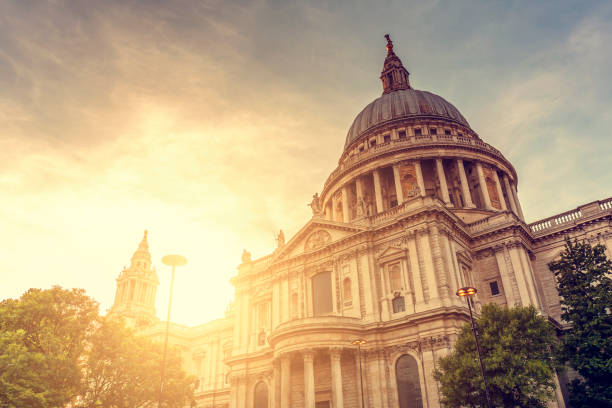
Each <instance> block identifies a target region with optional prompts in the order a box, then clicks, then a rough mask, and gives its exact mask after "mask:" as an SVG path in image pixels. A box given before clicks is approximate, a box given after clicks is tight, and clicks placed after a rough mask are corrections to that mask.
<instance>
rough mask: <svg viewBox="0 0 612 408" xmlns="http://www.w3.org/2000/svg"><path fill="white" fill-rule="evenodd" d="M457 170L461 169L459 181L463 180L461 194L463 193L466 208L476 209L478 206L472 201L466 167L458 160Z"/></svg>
mask: <svg viewBox="0 0 612 408" xmlns="http://www.w3.org/2000/svg"><path fill="white" fill-rule="evenodd" d="M457 168H458V169H459V179H460V180H461V192H462V193H463V200H464V202H465V203H464V204H465V208H475V207H476V206H475V205H474V202H473V201H472V195H471V194H470V186H469V185H468V181H467V176H466V174H465V167H463V160H461V159H457Z"/></svg>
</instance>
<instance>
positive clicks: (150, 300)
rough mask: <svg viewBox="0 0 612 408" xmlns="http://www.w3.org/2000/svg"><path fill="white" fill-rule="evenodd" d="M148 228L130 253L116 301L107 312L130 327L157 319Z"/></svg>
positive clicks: (120, 278) (118, 285)
mask: <svg viewBox="0 0 612 408" xmlns="http://www.w3.org/2000/svg"><path fill="white" fill-rule="evenodd" d="M147 235H148V234H147V231H146V230H145V232H144V236H143V237H142V240H141V241H140V244H138V248H137V249H136V251H135V252H134V255H132V259H131V262H130V266H129V268H123V271H121V273H120V274H119V277H118V278H117V292H116V294H115V302H114V304H113V307H112V308H111V310H110V313H109V315H112V316H117V317H123V318H124V319H126V322H127V323H128V324H130V325H132V326H142V325H147V324H149V323H151V322H152V321H154V320H155V319H156V315H155V295H156V292H157V287H158V286H159V280H158V278H157V273H156V272H155V268H153V267H152V266H151V253H150V252H149V242H148V240H147Z"/></svg>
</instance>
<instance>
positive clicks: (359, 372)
mask: <svg viewBox="0 0 612 408" xmlns="http://www.w3.org/2000/svg"><path fill="white" fill-rule="evenodd" d="M363 357H364V355H363V353H362V355H361V360H360V358H359V352H358V351H357V350H355V374H356V376H355V385H356V386H357V407H358V408H365V407H366V405H364V404H362V403H361V400H362V398H363V401H364V402H365V401H367V399H368V397H367V394H366V389H367V388H366V387H365V382H364V381H365V379H363V372H364V371H365V370H364V367H363ZM362 388H363V395H362V394H361V391H362Z"/></svg>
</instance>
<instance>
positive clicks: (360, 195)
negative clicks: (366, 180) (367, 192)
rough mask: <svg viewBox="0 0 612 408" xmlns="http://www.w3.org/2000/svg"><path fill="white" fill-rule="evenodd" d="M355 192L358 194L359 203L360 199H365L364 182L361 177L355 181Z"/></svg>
mask: <svg viewBox="0 0 612 408" xmlns="http://www.w3.org/2000/svg"><path fill="white" fill-rule="evenodd" d="M355 192H356V193H357V201H359V198H363V182H362V181H361V177H359V176H357V178H356V179H355Z"/></svg>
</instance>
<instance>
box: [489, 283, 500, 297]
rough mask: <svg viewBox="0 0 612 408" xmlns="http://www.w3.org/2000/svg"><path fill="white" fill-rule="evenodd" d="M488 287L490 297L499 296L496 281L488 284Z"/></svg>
mask: <svg viewBox="0 0 612 408" xmlns="http://www.w3.org/2000/svg"><path fill="white" fill-rule="evenodd" d="M489 287H490V288H491V296H495V295H499V286H498V285H497V281H493V282H489Z"/></svg>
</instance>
